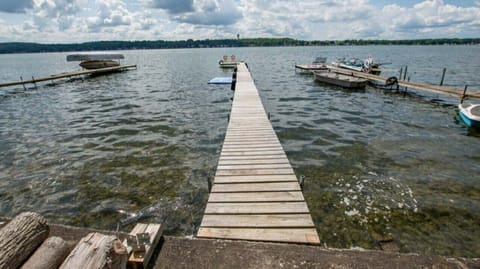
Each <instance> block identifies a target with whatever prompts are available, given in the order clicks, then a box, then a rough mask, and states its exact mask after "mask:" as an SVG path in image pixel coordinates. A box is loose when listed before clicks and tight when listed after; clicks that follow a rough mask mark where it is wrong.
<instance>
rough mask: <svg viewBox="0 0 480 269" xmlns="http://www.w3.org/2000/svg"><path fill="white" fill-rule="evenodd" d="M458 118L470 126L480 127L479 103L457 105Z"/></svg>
mask: <svg viewBox="0 0 480 269" xmlns="http://www.w3.org/2000/svg"><path fill="white" fill-rule="evenodd" d="M458 109H459V110H460V111H459V114H460V118H461V119H462V120H463V122H464V123H465V124H466V125H467V126H470V127H474V128H480V104H476V105H472V104H469V105H465V104H460V105H458Z"/></svg>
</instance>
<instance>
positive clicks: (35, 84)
mask: <svg viewBox="0 0 480 269" xmlns="http://www.w3.org/2000/svg"><path fill="white" fill-rule="evenodd" d="M32 82H33V86H35V89H38V88H37V83H35V78H34V77H33V76H32Z"/></svg>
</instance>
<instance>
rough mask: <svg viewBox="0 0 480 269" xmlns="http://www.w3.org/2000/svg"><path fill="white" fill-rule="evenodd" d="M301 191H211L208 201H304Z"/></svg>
mask: <svg viewBox="0 0 480 269" xmlns="http://www.w3.org/2000/svg"><path fill="white" fill-rule="evenodd" d="M303 201H304V198H303V194H302V192H301V191H284V192H258V193H251V192H238V193H221V192H220V193H210V196H209V198H208V202H209V203H210V202H213V203H219V202H303Z"/></svg>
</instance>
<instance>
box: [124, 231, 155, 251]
mask: <svg viewBox="0 0 480 269" xmlns="http://www.w3.org/2000/svg"><path fill="white" fill-rule="evenodd" d="M127 244H128V245H129V246H130V247H132V250H133V252H140V251H141V252H145V246H147V245H150V234H149V233H139V234H137V235H128V236H127Z"/></svg>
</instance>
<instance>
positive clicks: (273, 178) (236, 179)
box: [214, 174, 298, 184]
mask: <svg viewBox="0 0 480 269" xmlns="http://www.w3.org/2000/svg"><path fill="white" fill-rule="evenodd" d="M286 181H296V182H298V181H297V177H296V176H295V175H293V174H290V175H261V176H256V175H255V176H216V177H215V180H214V183H224V184H228V183H249V182H251V183H253V182H257V183H260V182H286Z"/></svg>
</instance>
